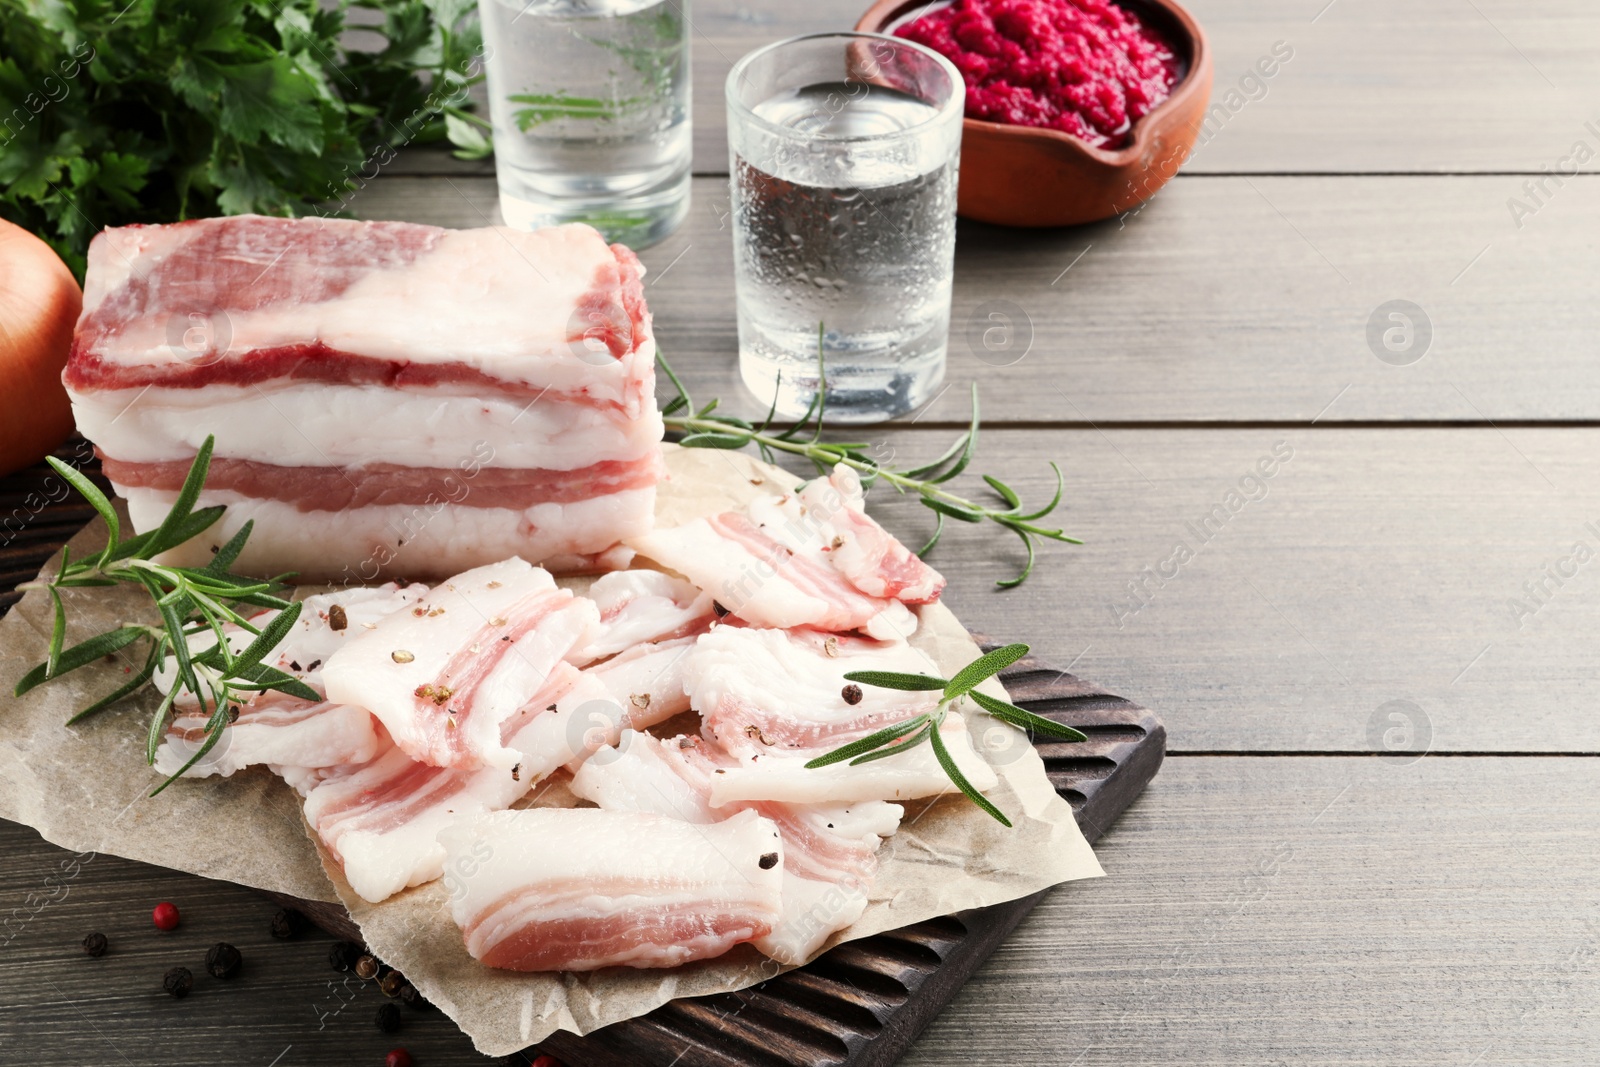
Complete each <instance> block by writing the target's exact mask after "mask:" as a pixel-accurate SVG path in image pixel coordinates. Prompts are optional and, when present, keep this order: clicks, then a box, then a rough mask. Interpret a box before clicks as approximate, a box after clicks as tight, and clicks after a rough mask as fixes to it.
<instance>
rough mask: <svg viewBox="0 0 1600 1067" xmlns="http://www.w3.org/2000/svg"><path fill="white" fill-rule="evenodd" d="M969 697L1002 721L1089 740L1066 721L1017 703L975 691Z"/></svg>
mask: <svg viewBox="0 0 1600 1067" xmlns="http://www.w3.org/2000/svg"><path fill="white" fill-rule="evenodd" d="M967 697H968V699H970V700H971V701H972V702H973V703H975V704H977V705H978V707H980V708H982V709H983V710H984V711H987V712H988V713H989V714H990V715H993V716H994V717H995V718H997V719H999V720H1001V721H1002V722H1008V723H1010V724H1011V725H1012V726H1018V727H1021V728H1022V729H1024V730H1032V731H1033V732H1034V733H1040V734H1046V735H1048V736H1050V737H1056V738H1060V739H1061V740H1063V741H1087V740H1089V735H1088V734H1085V733H1083V732H1081V731H1079V730H1074V729H1073V728H1072V727H1070V726H1068V725H1066V724H1065V723H1059V722H1056V721H1055V720H1053V719H1047V718H1045V717H1044V716H1043V715H1035V714H1034V713H1033V712H1031V711H1029V710H1027V709H1026V708H1019V707H1017V706H1016V705H1015V704H1008V703H1007V702H1006V701H1004V700H999V699H997V698H995V697H992V696H990V695H989V694H987V693H979V692H977V691H973V692H971V693H968V694H967Z"/></svg>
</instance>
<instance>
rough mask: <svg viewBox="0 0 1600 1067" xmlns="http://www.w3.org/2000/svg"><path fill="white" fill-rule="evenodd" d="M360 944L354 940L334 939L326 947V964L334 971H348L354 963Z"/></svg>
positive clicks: (359, 952) (359, 953) (359, 951)
mask: <svg viewBox="0 0 1600 1067" xmlns="http://www.w3.org/2000/svg"><path fill="white" fill-rule="evenodd" d="M360 955H361V946H360V945H358V944H356V943H355V942H354V941H335V942H334V943H333V944H332V945H330V946H329V947H328V966H329V967H332V968H333V969H334V970H336V971H348V970H350V969H351V968H352V967H354V966H355V965H356V959H357V958H358V957H359V956H360Z"/></svg>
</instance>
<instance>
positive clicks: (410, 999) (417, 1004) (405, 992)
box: [400, 982, 433, 1011]
mask: <svg viewBox="0 0 1600 1067" xmlns="http://www.w3.org/2000/svg"><path fill="white" fill-rule="evenodd" d="M400 1003H402V1004H404V1005H405V1006H406V1007H408V1008H416V1009H417V1010H418V1011H423V1010H426V1009H428V1008H431V1007H433V1005H432V1004H429V1003H428V998H427V997H425V996H423V995H422V994H421V993H419V992H417V987H416V986H414V985H412V984H411V983H410V982H407V983H406V984H405V985H403V986H401V987H400Z"/></svg>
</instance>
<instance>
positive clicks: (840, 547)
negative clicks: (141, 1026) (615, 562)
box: [628, 465, 944, 640]
mask: <svg viewBox="0 0 1600 1067" xmlns="http://www.w3.org/2000/svg"><path fill="white" fill-rule="evenodd" d="M628 545H629V546H630V547H632V548H634V549H636V550H637V551H638V552H639V553H640V554H641V555H643V556H645V557H647V558H649V559H651V560H654V561H655V562H656V563H659V564H661V565H662V566H664V567H670V568H671V569H672V570H675V571H677V572H678V573H679V574H682V575H683V576H684V577H686V578H688V579H689V580H690V581H691V582H693V583H694V584H695V585H697V586H699V587H700V588H701V589H704V590H705V591H706V592H708V593H710V594H711V595H712V596H713V597H715V598H716V601H717V603H719V604H721V605H722V606H723V607H724V608H726V609H727V610H728V611H730V612H732V613H733V614H734V615H736V616H738V617H739V618H740V619H743V620H744V621H745V622H748V623H750V624H751V625H753V626H769V627H776V628H779V629H788V628H791V627H798V626H807V627H813V628H816V629H819V630H831V631H846V630H860V631H862V632H863V633H866V634H868V635H870V636H872V637H875V638H879V639H883V640H894V639H900V640H904V639H905V638H908V637H910V636H911V635H912V634H913V633H914V632H915V631H916V628H917V620H916V616H915V615H913V614H912V613H911V611H910V609H909V608H907V607H906V605H908V604H927V603H931V602H933V601H935V600H937V599H938V598H939V594H940V592H942V591H943V589H944V579H943V578H942V577H941V576H940V575H939V573H938V572H937V571H935V570H934V569H933V568H931V567H929V566H928V565H927V564H926V563H923V562H922V561H921V560H920V559H918V558H917V557H916V556H915V555H914V554H913V553H912V552H911V551H910V550H909V549H907V548H906V547H905V546H904V545H902V544H901V543H900V542H899V541H897V540H895V538H894V537H893V536H892V535H890V534H889V533H888V532H887V531H886V530H884V529H883V527H881V526H879V525H878V524H877V522H875V521H874V520H873V519H872V518H870V517H869V516H868V515H867V513H866V511H865V510H864V498H863V495H862V490H861V482H860V479H858V478H857V477H856V475H855V472H854V471H852V470H850V468H848V467H845V466H842V465H841V466H839V467H836V468H835V469H834V472H833V474H832V475H831V476H830V477H828V478H826V479H818V480H815V481H813V482H811V483H810V484H808V485H807V486H806V487H805V489H804V490H803V491H801V492H800V493H788V494H785V495H783V496H772V495H770V494H768V495H764V496H762V497H759V498H758V499H756V500H755V501H753V502H752V503H751V504H750V505H749V506H748V507H747V508H745V509H744V510H742V511H729V512H723V513H722V514H719V515H712V516H709V517H706V518H700V519H695V520H693V521H691V522H688V523H685V524H683V525H681V526H675V527H670V528H667V529H655V530H652V531H650V532H648V533H645V534H640V535H637V536H635V537H633V538H631V539H629V541H628Z"/></svg>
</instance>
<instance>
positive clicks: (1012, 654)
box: [944, 643, 1028, 702]
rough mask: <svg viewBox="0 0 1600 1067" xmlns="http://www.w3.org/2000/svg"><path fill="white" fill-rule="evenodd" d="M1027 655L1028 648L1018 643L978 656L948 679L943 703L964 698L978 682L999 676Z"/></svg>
mask: <svg viewBox="0 0 1600 1067" xmlns="http://www.w3.org/2000/svg"><path fill="white" fill-rule="evenodd" d="M1027 654H1028V646H1027V645H1024V644H1020V643H1018V644H1013V645H1006V646H1004V647H1003V648H997V649H995V650H994V651H993V652H990V653H988V654H987V655H983V656H979V657H978V658H977V659H975V660H973V661H972V662H971V663H969V664H967V665H966V666H965V667H962V668H961V669H960V670H959V671H957V672H956V676H955V677H954V678H952V679H950V684H949V685H947V686H945V688H944V699H945V701H946V702H948V701H951V700H955V699H956V698H957V697H961V696H965V695H966V694H967V693H969V692H971V690H972V689H973V687H974V686H976V685H977V684H978V683H979V682H982V681H983V680H984V679H986V678H991V677H993V676H994V675H996V674H999V673H1000V672H1001V671H1003V670H1005V669H1006V668H1007V667H1009V666H1011V665H1012V664H1013V663H1015V662H1017V660H1019V659H1021V658H1022V657H1023V656H1026V655H1027Z"/></svg>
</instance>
